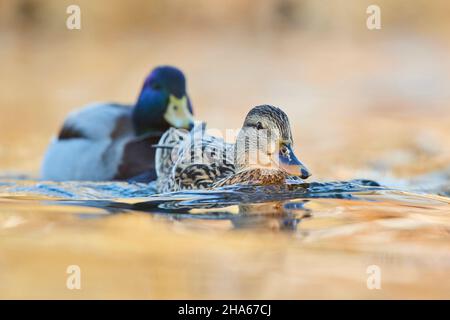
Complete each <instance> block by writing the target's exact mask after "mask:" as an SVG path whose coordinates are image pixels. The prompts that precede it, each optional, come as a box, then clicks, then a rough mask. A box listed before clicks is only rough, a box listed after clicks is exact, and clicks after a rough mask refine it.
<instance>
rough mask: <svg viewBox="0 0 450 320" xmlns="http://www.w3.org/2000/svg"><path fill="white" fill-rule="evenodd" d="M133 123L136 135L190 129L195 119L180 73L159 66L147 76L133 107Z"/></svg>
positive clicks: (182, 76)
mask: <svg viewBox="0 0 450 320" xmlns="http://www.w3.org/2000/svg"><path fill="white" fill-rule="evenodd" d="M133 123H134V127H135V131H136V134H137V135H141V134H144V133H147V132H151V131H161V132H163V131H165V130H167V129H169V128H170V127H175V128H183V129H191V128H192V126H193V125H194V117H193V112H192V106H191V102H190V100H189V96H188V94H187V92H186V78H185V77H184V74H183V72H181V71H180V70H179V69H177V68H175V67H171V66H160V67H157V68H155V69H154V70H153V71H152V72H151V73H150V75H149V76H148V77H147V78H146V79H145V82H144V85H143V87H142V90H141V93H140V94H139V97H138V100H137V102H136V104H135V106H134V109H133Z"/></svg>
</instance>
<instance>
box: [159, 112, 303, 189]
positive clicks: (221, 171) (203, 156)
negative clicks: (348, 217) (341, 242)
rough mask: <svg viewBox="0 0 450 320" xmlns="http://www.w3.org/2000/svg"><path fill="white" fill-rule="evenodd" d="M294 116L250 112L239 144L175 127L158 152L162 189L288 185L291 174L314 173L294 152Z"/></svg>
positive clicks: (165, 136)
mask: <svg viewBox="0 0 450 320" xmlns="http://www.w3.org/2000/svg"><path fill="white" fill-rule="evenodd" d="M292 145H293V139H292V133H291V128H290V125H289V119H288V117H287V115H286V114H285V113H284V112H283V111H282V110H281V109H279V108H277V107H274V106H270V105H261V106H257V107H254V108H253V109H252V110H251V111H250V112H249V113H248V114H247V116H246V118H245V121H244V124H243V126H242V129H241V130H240V131H239V133H238V135H237V139H236V143H234V144H232V143H226V142H225V141H224V140H223V139H222V138H218V137H213V136H210V135H207V134H205V127H204V126H201V127H199V126H196V127H195V128H194V129H193V130H192V131H191V132H188V131H186V130H178V129H174V128H172V129H169V130H168V131H167V132H166V133H165V134H164V135H163V136H162V137H161V140H160V141H159V143H158V150H157V151H156V158H155V162H156V172H157V176H158V178H157V189H158V191H159V192H170V191H176V190H182V189H205V188H214V187H222V186H226V185H233V184H246V185H271V184H282V183H284V182H285V180H286V178H289V177H292V176H294V177H299V178H301V179H306V178H308V177H309V176H310V173H309V171H308V170H307V169H306V167H305V166H304V165H303V164H302V163H301V162H300V161H299V160H298V159H297V157H296V156H295V154H294V151H293V150H292Z"/></svg>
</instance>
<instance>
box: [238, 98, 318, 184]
mask: <svg viewBox="0 0 450 320" xmlns="http://www.w3.org/2000/svg"><path fill="white" fill-rule="evenodd" d="M235 148H236V150H235V165H236V169H237V170H238V171H241V170H247V169H252V168H263V169H271V170H282V171H284V172H286V173H288V174H289V175H294V176H299V177H301V178H302V179H306V178H308V177H309V176H310V175H311V174H310V173H309V171H308V169H307V168H306V167H305V166H304V165H303V164H302V163H301V162H300V161H299V160H298V159H297V157H296V156H295V154H294V151H293V139H292V133H291V127H290V124H289V119H288V117H287V115H286V114H285V113H284V112H283V111H282V110H281V109H279V108H277V107H273V106H270V105H262V106H257V107H254V108H253V109H252V110H250V112H249V113H248V114H247V117H246V118H245V121H244V125H243V127H242V129H241V131H240V132H239V134H238V137H237V140H236V146H235Z"/></svg>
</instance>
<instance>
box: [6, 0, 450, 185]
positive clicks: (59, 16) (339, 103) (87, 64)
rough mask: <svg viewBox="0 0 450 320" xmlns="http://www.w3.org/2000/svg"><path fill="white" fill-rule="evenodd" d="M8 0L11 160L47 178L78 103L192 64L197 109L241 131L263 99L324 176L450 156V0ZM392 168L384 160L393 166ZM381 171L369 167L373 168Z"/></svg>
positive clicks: (120, 93) (437, 162) (9, 168)
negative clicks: (155, 71) (154, 72)
mask: <svg viewBox="0 0 450 320" xmlns="http://www.w3.org/2000/svg"><path fill="white" fill-rule="evenodd" d="M70 4H73V2H72V1H56V0H46V1H43V0H20V1H19V0H15V1H2V2H0V28H1V29H0V70H1V73H0V128H1V129H0V130H1V131H0V168H1V172H3V173H4V174H8V173H17V172H18V173H27V174H31V175H33V176H38V175H39V166H40V161H41V158H42V155H43V152H44V150H45V148H46V145H47V143H48V142H49V139H50V137H51V136H52V135H53V134H55V133H56V132H57V131H58V130H59V127H60V125H61V123H62V121H63V120H64V118H65V116H66V115H67V113H68V112H69V111H71V110H73V109H75V108H77V107H80V106H82V105H85V104H87V103H89V102H92V101H118V102H124V103H130V104H131V103H133V102H134V100H135V98H136V96H137V94H138V92H139V90H140V87H141V83H142V81H143V79H144V77H145V76H146V74H147V73H148V72H149V71H150V70H151V69H152V68H153V67H155V66H157V65H160V64H172V65H175V66H178V67H180V68H181V69H182V70H183V71H184V72H185V73H186V75H187V77H188V89H189V92H190V95H191V97H192V100H193V103H194V107H195V112H196V116H197V117H198V118H199V119H202V120H205V121H207V122H208V125H209V127H210V128H219V129H224V128H239V127H240V125H241V123H242V121H243V118H244V116H245V114H246V113H247V111H248V110H249V109H250V108H251V107H252V106H254V105H257V104H262V103H269V104H274V105H277V106H280V107H282V108H283V109H284V110H285V111H286V112H287V113H288V115H289V116H290V118H291V123H292V126H293V131H294V136H295V137H296V148H297V150H298V153H299V156H300V157H301V158H302V159H303V161H304V162H305V163H307V164H308V165H309V167H310V169H311V171H313V173H314V177H315V178H316V179H325V178H327V179H330V178H332V179H344V178H351V177H359V176H362V175H364V174H369V173H370V172H372V171H373V170H378V171H377V175H378V176H379V174H380V173H387V174H396V175H407V176H411V175H416V174H422V173H424V172H429V171H432V170H436V169H438V170H441V169H444V170H446V169H445V168H447V166H448V164H449V163H450V161H449V159H450V156H449V155H450V151H449V150H450V146H449V144H450V142H449V140H450V139H448V138H449V136H450V134H449V129H448V128H449V127H450V115H449V114H450V112H449V110H450V107H449V102H450V81H449V79H450V63H449V61H450V59H448V55H449V52H450V46H449V39H450V37H449V33H450V19H448V13H449V12H450V3H449V2H448V1H439V0H432V1H419V0H416V1H404V0H395V1H377V2H376V4H377V5H379V6H380V8H381V19H382V20H381V22H382V29H381V30H372V31H371V30H368V29H367V27H366V19H367V17H368V14H367V13H366V9H367V7H368V6H369V5H371V4H373V1H357V0H345V1H343V0H340V1H320V2H319V1H313V0H297V1H296V0H269V1H264V2H261V1H250V0H244V1H242V0H240V1H237V0H231V1H227V2H221V1H206V0H191V1H180V0H168V1H143V0H142V1H141V0H130V1H126V2H124V1H118V0H113V1H103V0H102V1H95V2H93V1H86V0H79V1H76V2H74V4H77V5H79V6H80V8H81V30H68V29H67V28H66V26H65V23H66V19H67V17H68V14H67V13H66V8H67V6H69V5H70ZM380 170H381V171H380ZM369 175H370V174H369Z"/></svg>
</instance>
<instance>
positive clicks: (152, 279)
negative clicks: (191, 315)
mask: <svg viewBox="0 0 450 320" xmlns="http://www.w3.org/2000/svg"><path fill="white" fill-rule="evenodd" d="M449 204H450V199H449V198H446V197H441V196H437V195H430V194H418V193H412V192H406V191H400V190H395V189H391V188H386V187H383V186H380V185H378V184H377V183H376V182H374V181H370V180H352V181H347V182H311V183H297V182H295V181H293V182H292V183H291V184H288V185H286V186H282V187H249V186H235V187H225V188H221V189H217V190H209V191H186V192H177V193H172V194H161V195H157V194H154V189H153V187H152V186H151V185H150V186H148V185H143V184H128V183H119V182H113V183H103V182H102V183H94V182H65V183H52V182H37V181H30V180H3V181H0V212H1V214H0V237H1V239H2V241H0V263H1V267H2V270H4V271H2V272H1V273H0V283H1V284H2V285H1V286H2V290H1V297H7V298H15V297H28V298H33V297H34V298H37V297H42V298H49V297H60V298H61V297H63V298H93V297H97V298H99V297H105V298H189V297H190V298H193V297H194V298H232V297H233V298H317V297H319V298H320V297H322V298H323V297H341V298H342V297H345V298H349V297H365V298H388V297H424V292H426V297H448V292H450V291H449V290H450V283H449V281H448V280H447V278H448V277H447V276H448V271H449V270H450V269H449V268H450V254H449V252H450V250H449V249H450V248H449V247H450V216H449ZM72 264H77V265H79V266H80V267H81V270H82V272H83V284H84V287H83V290H82V291H80V292H73V291H71V290H67V289H66V288H65V279H66V278H65V277H66V274H65V270H66V268H67V266H68V265H72ZM373 264H376V265H379V266H380V267H381V269H382V272H383V290H381V291H377V290H376V291H372V290H368V289H367V287H366V280H367V274H366V269H367V267H368V266H369V265H373ZM342 288H345V290H343V289H342Z"/></svg>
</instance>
